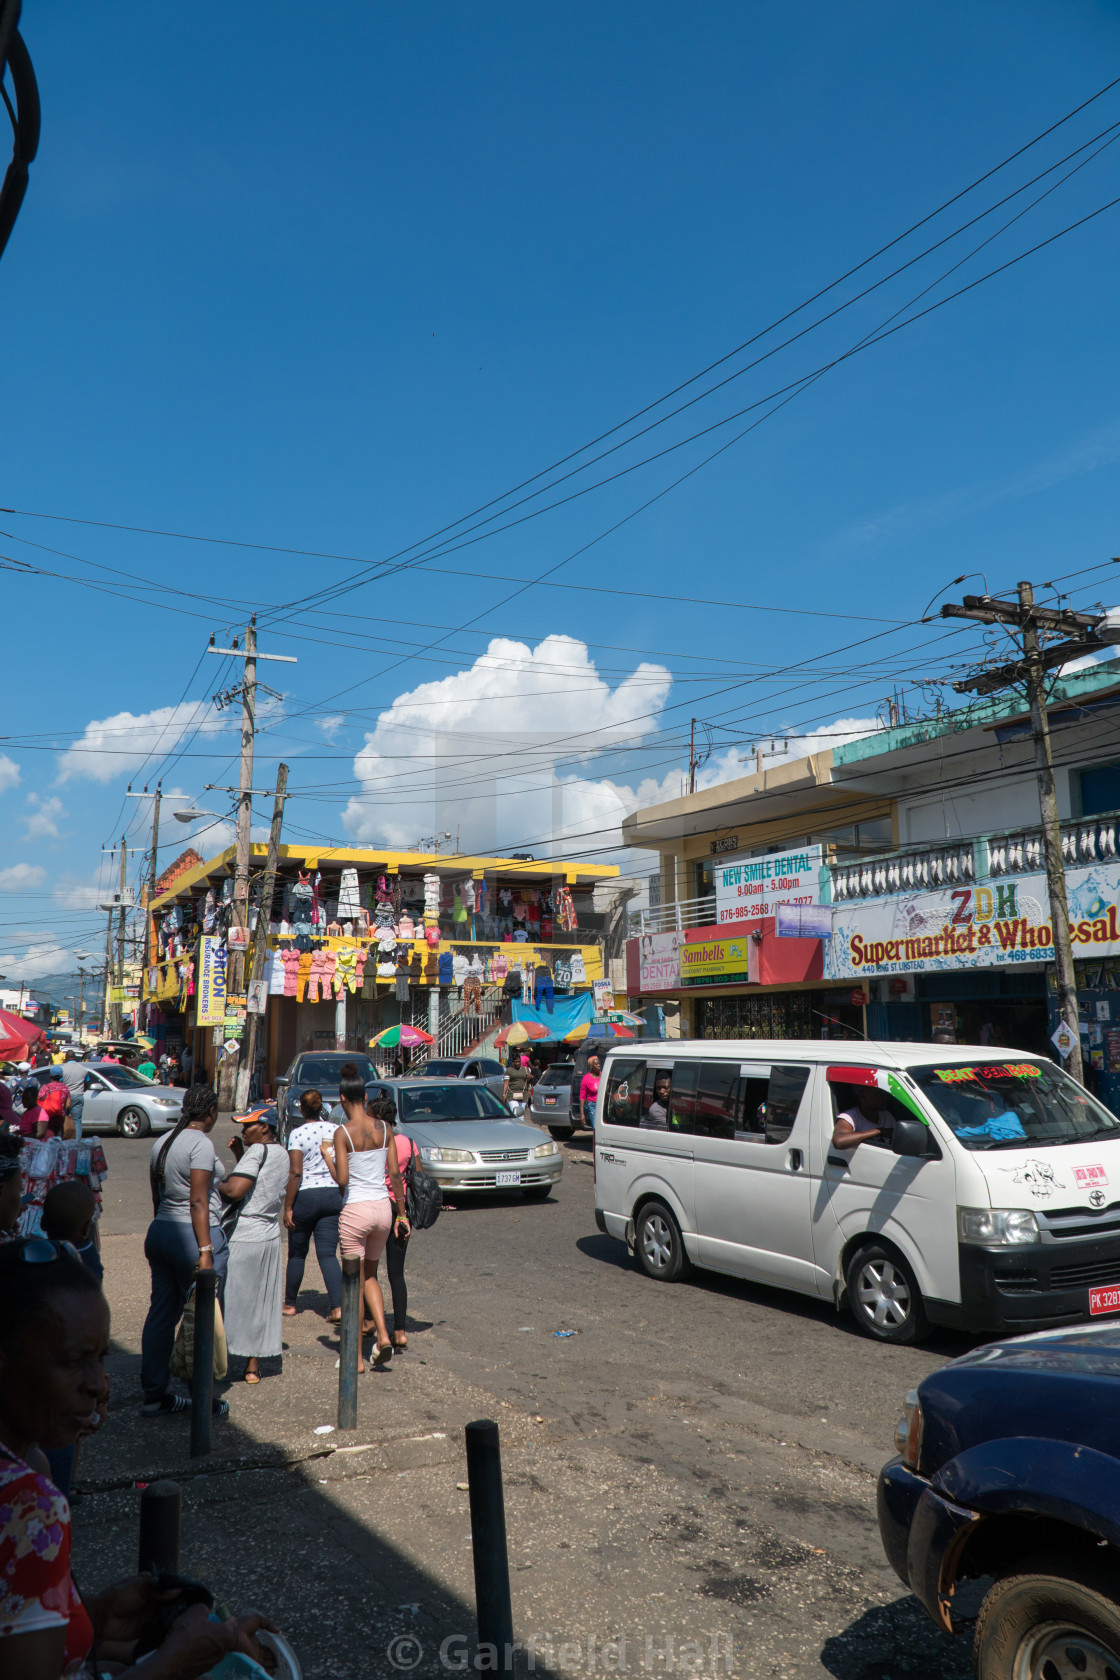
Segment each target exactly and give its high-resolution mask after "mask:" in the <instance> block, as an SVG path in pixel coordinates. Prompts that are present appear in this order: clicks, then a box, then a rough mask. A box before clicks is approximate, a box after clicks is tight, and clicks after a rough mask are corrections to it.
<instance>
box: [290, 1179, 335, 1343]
mask: <svg viewBox="0 0 1120 1680" xmlns="http://www.w3.org/2000/svg"><path fill="white" fill-rule="evenodd" d="M341 1212H342V1191H341V1190H340V1189H339V1188H338V1186H337V1185H336V1184H329V1185H328V1184H324V1185H321V1186H319V1187H318V1188H314V1189H310V1190H300V1191H299V1192H298V1194H297V1195H296V1199H295V1202H294V1203H293V1205H292V1219H293V1221H294V1223H295V1228H294V1230H291V1231H289V1232H288V1270H287V1273H286V1275H285V1278H284V1299H285V1301H286V1302H287V1304H288V1306H290V1307H294V1306H295V1305H296V1304H297V1298H298V1296H299V1290H300V1285H301V1284H302V1282H303V1268H304V1265H305V1264H306V1262H307V1254H308V1250H309V1249H310V1247H311V1238H312V1236H314V1238H315V1258H316V1260H318V1262H319V1270H320V1271H321V1272H322V1274H323V1282H324V1283H325V1284H326V1288H327V1299H328V1301H329V1302H330V1304H331V1311H332V1312H334V1311H335V1309H336V1308H337V1307H340V1306H341V1305H342V1267H341V1266H340V1265H339V1263H338V1216H339V1214H340V1213H341Z"/></svg>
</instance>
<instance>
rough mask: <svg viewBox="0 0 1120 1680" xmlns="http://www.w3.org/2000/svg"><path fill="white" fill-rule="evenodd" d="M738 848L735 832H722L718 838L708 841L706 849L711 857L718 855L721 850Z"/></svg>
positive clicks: (727, 850)
mask: <svg viewBox="0 0 1120 1680" xmlns="http://www.w3.org/2000/svg"><path fill="white" fill-rule="evenodd" d="M738 850H739V836H738V835H737V834H722V835H721V836H720V838H719V839H718V840H709V841H708V851H709V853H710V854H711V856H712V857H719V855H720V853H721V852H737V851H738Z"/></svg>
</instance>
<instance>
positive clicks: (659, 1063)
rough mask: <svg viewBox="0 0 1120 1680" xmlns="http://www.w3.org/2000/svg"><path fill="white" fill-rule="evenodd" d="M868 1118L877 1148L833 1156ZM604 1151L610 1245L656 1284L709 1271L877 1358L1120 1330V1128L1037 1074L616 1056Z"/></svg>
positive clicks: (942, 1065)
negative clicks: (847, 1125)
mask: <svg viewBox="0 0 1120 1680" xmlns="http://www.w3.org/2000/svg"><path fill="white" fill-rule="evenodd" d="M859 1112H862V1113H863V1114H864V1115H865V1116H870V1115H872V1114H873V1115H874V1116H875V1117H876V1122H877V1125H876V1126H874V1127H873V1126H872V1121H871V1120H870V1119H867V1120H866V1124H867V1126H868V1127H872V1129H873V1130H875V1131H876V1135H875V1136H874V1137H873V1138H870V1139H869V1140H868V1141H866V1142H864V1143H861V1144H859V1145H858V1146H856V1147H855V1148H849V1149H838V1148H836V1147H835V1145H834V1144H833V1141H832V1140H833V1132H834V1128H835V1126H836V1122H837V1119H838V1117H839V1116H840V1115H841V1114H848V1115H851V1114H852V1113H859ZM595 1145H596V1161H595V1165H596V1183H595V1202H596V1212H595V1218H596V1221H597V1223H598V1225H599V1229H600V1230H602V1231H606V1232H608V1233H609V1234H610V1235H611V1236H613V1237H617V1238H618V1239H619V1240H621V1241H623V1242H625V1243H627V1244H628V1246H629V1247H630V1249H631V1250H632V1251H633V1252H634V1254H635V1255H636V1257H637V1260H638V1263H639V1265H640V1266H641V1267H642V1269H643V1270H644V1271H645V1272H646V1273H647V1274H648V1275H649V1276H650V1277H652V1278H656V1279H658V1280H659V1281H662V1282H673V1281H674V1280H676V1279H678V1278H681V1277H683V1276H684V1275H685V1274H686V1273H687V1271H688V1270H689V1268H690V1266H692V1265H698V1266H704V1267H707V1268H709V1269H710V1270H712V1271H716V1272H727V1273H730V1274H731V1275H732V1276H734V1277H743V1278H750V1279H753V1280H755V1281H757V1282H759V1283H767V1284H776V1285H778V1286H779V1287H781V1288H784V1289H792V1290H796V1291H797V1292H799V1293H800V1294H803V1295H810V1296H815V1297H817V1298H818V1299H824V1300H826V1301H832V1302H833V1303H834V1304H835V1305H836V1306H837V1307H841V1306H844V1305H846V1306H847V1307H848V1309H849V1310H850V1311H851V1313H852V1316H853V1317H854V1319H855V1321H856V1324H857V1326H858V1327H859V1328H860V1329H861V1330H862V1331H863V1332H864V1333H865V1334H866V1335H869V1336H873V1337H875V1338H876V1339H877V1340H879V1341H884V1342H914V1341H918V1340H919V1339H920V1338H921V1337H922V1336H923V1335H925V1334H926V1333H927V1332H928V1327H929V1326H930V1325H931V1324H944V1325H949V1326H953V1327H956V1328H957V1329H961V1330H970V1331H980V1332H988V1331H993V1330H997V1331H998V1330H1003V1331H1012V1332H1015V1331H1024V1330H1032V1329H1038V1330H1041V1329H1045V1328H1050V1327H1055V1326H1060V1325H1064V1324H1074V1323H1078V1322H1085V1321H1086V1320H1089V1319H1091V1318H1095V1317H1097V1316H1098V1315H1100V1314H1102V1313H1112V1312H1120V1291H1118V1290H1117V1288H1116V1286H1117V1284H1120V1200H1117V1195H1118V1192H1117V1190H1116V1188H1115V1187H1116V1185H1117V1184H1120V1118H1117V1116H1116V1115H1115V1114H1113V1113H1111V1112H1110V1110H1109V1109H1107V1108H1105V1107H1104V1105H1103V1104H1102V1103H1100V1102H1098V1100H1097V1099H1096V1098H1095V1097H1094V1096H1092V1095H1091V1094H1090V1092H1088V1091H1087V1090H1085V1088H1084V1087H1083V1086H1081V1085H1078V1084H1077V1083H1076V1082H1075V1081H1074V1080H1072V1079H1071V1078H1070V1077H1069V1075H1068V1074H1066V1073H1063V1071H1062V1070H1061V1068H1059V1067H1057V1066H1055V1064H1054V1063H1053V1062H1051V1061H1048V1060H1046V1059H1045V1058H1044V1057H1038V1056H1026V1055H1024V1054H1023V1052H1022V1051H1020V1050H997V1049H995V1048H994V1047H992V1046H990V1045H988V1046H981V1045H967V1044H954V1045H945V1046H939V1045H931V1044H906V1043H897V1042H896V1043H889V1044H875V1043H866V1044H854V1043H843V1044H838V1043H828V1042H819V1041H813V1040H802V1041H797V1042H793V1041H791V1040H789V1039H778V1040H774V1041H769V1042H768V1041H766V1040H764V1039H739V1040H728V1039H704V1040H702V1041H698V1042H691V1043H690V1042H686V1041H684V1040H681V1039H674V1040H664V1041H653V1042H650V1043H648V1044H646V1043H634V1044H628V1045H626V1046H625V1047H618V1048H612V1049H611V1050H610V1051H609V1052H608V1055H607V1059H606V1065H605V1067H604V1069H603V1075H602V1079H601V1082H600V1085H599V1097H598V1103H597V1107H596V1113H595ZM1114 1150H1115V1151H1116V1153H1115V1154H1113V1151H1114ZM1109 1185H1112V1186H1113V1188H1112V1189H1109V1188H1108V1186H1109Z"/></svg>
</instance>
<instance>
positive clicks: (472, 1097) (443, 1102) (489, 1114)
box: [397, 1080, 510, 1120]
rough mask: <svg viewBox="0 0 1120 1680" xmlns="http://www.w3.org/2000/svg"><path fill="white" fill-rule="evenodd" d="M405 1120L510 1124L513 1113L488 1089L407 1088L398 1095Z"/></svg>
mask: <svg viewBox="0 0 1120 1680" xmlns="http://www.w3.org/2000/svg"><path fill="white" fill-rule="evenodd" d="M397 1096H398V1100H399V1102H400V1112H401V1119H402V1120H508V1119H509V1117H510V1111H509V1109H508V1108H507V1107H506V1105H505V1103H503V1102H499V1101H498V1099H497V1097H496V1096H495V1095H494V1093H493V1092H492V1091H491V1090H490V1089H489V1087H488V1086H486V1085H467V1084H464V1083H463V1081H461V1080H460V1081H458V1082H457V1083H456V1084H454V1085H433V1087H432V1088H431V1090H429V1091H424V1090H416V1089H414V1088H413V1089H410V1088H409V1087H408V1086H405V1087H404V1089H403V1090H401V1091H398V1093H397Z"/></svg>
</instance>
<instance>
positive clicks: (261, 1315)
mask: <svg viewBox="0 0 1120 1680" xmlns="http://www.w3.org/2000/svg"><path fill="white" fill-rule="evenodd" d="M234 1124H235V1125H238V1126H240V1127H241V1136H240V1137H233V1138H231V1139H230V1143H229V1147H230V1153H231V1154H232V1155H233V1157H234V1160H235V1163H236V1164H235V1166H234V1167H233V1170H232V1171H231V1173H230V1175H229V1177H228V1178H227V1179H226V1180H225V1182H224V1184H221V1185H220V1186H219V1193H220V1195H221V1197H222V1199H223V1200H224V1201H225V1202H226V1203H227V1204H228V1209H229V1212H228V1214H227V1217H226V1219H225V1220H224V1221H223V1223H224V1224H225V1226H226V1229H227V1231H229V1230H230V1227H231V1222H232V1232H231V1234H230V1239H229V1270H228V1271H227V1273H226V1293H225V1304H224V1310H225V1323H226V1343H227V1345H228V1347H229V1351H230V1353H231V1354H233V1355H234V1357H235V1358H242V1359H245V1360H246V1361H247V1363H246V1366H245V1381H246V1382H247V1383H250V1384H253V1383H259V1382H260V1380H261V1371H260V1362H261V1360H262V1359H274V1358H276V1357H278V1356H279V1354H280V1352H281V1347H282V1342H281V1310H282V1307H283V1301H284V1296H283V1270H284V1268H283V1260H282V1255H281V1245H280V1214H281V1211H282V1210H283V1206H284V1195H285V1192H286V1190H287V1188H288V1151H287V1150H286V1149H285V1148H284V1147H283V1146H282V1145H281V1144H279V1143H278V1142H277V1141H276V1129H277V1116H276V1109H275V1106H269V1107H267V1108H256V1109H252V1110H251V1111H250V1112H249V1113H248V1114H242V1115H235V1116H234Z"/></svg>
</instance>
